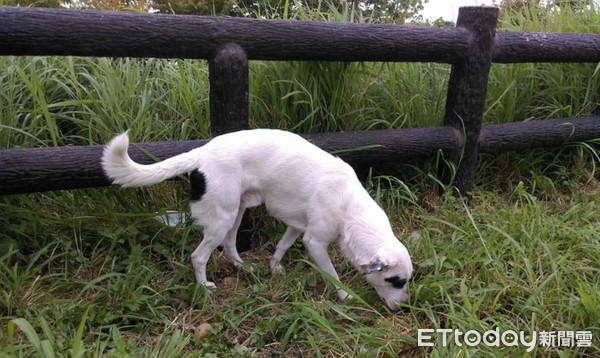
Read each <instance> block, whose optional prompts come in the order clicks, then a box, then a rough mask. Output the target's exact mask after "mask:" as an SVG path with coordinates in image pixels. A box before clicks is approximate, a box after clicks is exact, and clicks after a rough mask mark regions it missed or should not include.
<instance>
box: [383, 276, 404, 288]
mask: <svg viewBox="0 0 600 358" xmlns="http://www.w3.org/2000/svg"><path fill="white" fill-rule="evenodd" d="M384 280H385V282H391V284H392V286H394V288H398V289H400V288H404V285H406V279H405V278H400V276H392V277H386V278H384Z"/></svg>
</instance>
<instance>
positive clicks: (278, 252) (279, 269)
mask: <svg viewBox="0 0 600 358" xmlns="http://www.w3.org/2000/svg"><path fill="white" fill-rule="evenodd" d="M300 234H302V230H298V229H296V228H293V227H291V226H288V227H287V229H286V230H285V234H283V237H282V238H281V240H279V242H278V243H277V248H276V249H275V253H274V254H273V258H271V262H270V263H269V266H270V267H271V273H273V274H276V275H281V274H283V266H281V259H282V258H283V255H285V253H286V252H287V250H289V248H290V247H292V245H293V244H294V242H295V241H296V239H297V238H298V236H300Z"/></svg>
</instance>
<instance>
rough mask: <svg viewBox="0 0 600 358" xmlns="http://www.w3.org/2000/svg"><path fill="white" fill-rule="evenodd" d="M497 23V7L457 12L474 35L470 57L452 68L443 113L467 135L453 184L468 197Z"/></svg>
mask: <svg viewBox="0 0 600 358" xmlns="http://www.w3.org/2000/svg"><path fill="white" fill-rule="evenodd" d="M497 20H498V9H497V8H491V7H461V8H460V10H459V12H458V22H457V24H456V26H457V27H459V28H465V29H467V30H469V32H471V35H472V40H471V41H472V43H471V46H470V48H469V50H468V56H467V58H466V59H465V60H463V61H460V62H457V63H455V64H454V65H452V70H451V72H450V80H449V81H448V97H447V100H446V112H445V114H444V124H445V125H447V126H452V127H454V128H456V129H457V130H460V131H464V133H465V144H464V147H463V148H461V151H457V152H455V153H453V155H452V157H451V160H452V161H453V162H454V163H455V164H456V165H457V171H456V175H455V177H454V182H453V183H452V185H453V187H454V188H455V189H456V194H458V195H467V196H468V195H469V193H470V192H471V189H472V187H473V176H474V173H475V167H476V166H477V148H478V138H479V131H480V129H481V121H482V118H483V111H484V107H485V97H486V94H487V83H488V77H489V71H490V67H491V64H492V48H493V46H494V34H495V32H496V22H497ZM449 179H450V178H445V181H446V182H449Z"/></svg>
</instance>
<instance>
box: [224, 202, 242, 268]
mask: <svg viewBox="0 0 600 358" xmlns="http://www.w3.org/2000/svg"><path fill="white" fill-rule="evenodd" d="M245 211H246V207H245V206H244V204H242V205H240V210H239V211H238V215H237V217H236V218H235V222H234V224H233V227H232V228H231V230H229V232H228V233H227V238H226V239H225V242H224V245H223V249H224V251H225V255H226V256H227V258H228V259H229V260H231V262H232V263H233V266H235V268H236V269H238V270H243V265H242V264H243V260H242V258H241V257H240V254H239V253H238V251H237V247H236V239H237V232H238V229H239V228H240V224H241V222H242V218H243V217H244V212H245Z"/></svg>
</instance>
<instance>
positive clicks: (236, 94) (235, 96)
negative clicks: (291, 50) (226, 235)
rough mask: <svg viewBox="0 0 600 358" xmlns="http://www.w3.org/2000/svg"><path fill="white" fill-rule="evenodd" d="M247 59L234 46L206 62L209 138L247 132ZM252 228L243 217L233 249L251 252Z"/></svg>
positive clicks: (222, 50)
mask: <svg viewBox="0 0 600 358" xmlns="http://www.w3.org/2000/svg"><path fill="white" fill-rule="evenodd" d="M248 73H249V68H248V56H247V54H246V52H245V51H244V49H243V48H242V47H241V46H239V45H236V44H233V43H232V44H227V45H225V46H223V47H222V48H221V49H220V50H219V51H218V52H217V54H216V55H215V56H214V57H213V58H212V59H210V60H209V61H208V76H209V81H210V94H209V95H210V131H211V134H212V136H213V137H214V136H218V135H220V134H224V133H228V132H235V131H239V130H243V129H248V128H249V124H248V92H249V79H248V77H249V74H248ZM251 235H252V225H251V218H250V217H249V216H248V213H246V214H244V218H243V219H242V223H241V225H240V228H239V230H238V237H237V243H236V246H237V249H238V250H239V251H248V250H249V249H250V248H251V241H252V240H251Z"/></svg>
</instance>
